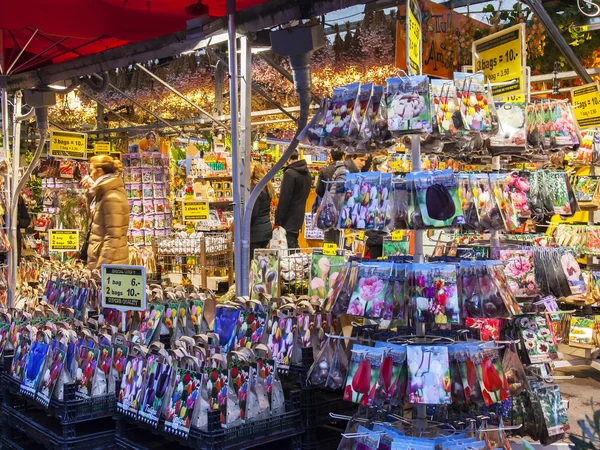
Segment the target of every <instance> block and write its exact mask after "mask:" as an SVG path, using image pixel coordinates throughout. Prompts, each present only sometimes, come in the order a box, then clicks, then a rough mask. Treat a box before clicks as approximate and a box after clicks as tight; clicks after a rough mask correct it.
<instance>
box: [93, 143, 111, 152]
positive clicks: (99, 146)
mask: <svg viewBox="0 0 600 450" xmlns="http://www.w3.org/2000/svg"><path fill="white" fill-rule="evenodd" d="M111 152H112V145H111V143H110V142H108V141H98V142H96V143H95V144H94V153H95V154H96V155H110V154H111Z"/></svg>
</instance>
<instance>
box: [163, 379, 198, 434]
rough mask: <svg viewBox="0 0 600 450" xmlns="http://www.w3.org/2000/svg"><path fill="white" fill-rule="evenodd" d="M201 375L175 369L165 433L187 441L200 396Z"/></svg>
mask: <svg viewBox="0 0 600 450" xmlns="http://www.w3.org/2000/svg"><path fill="white" fill-rule="evenodd" d="M201 384H202V375H201V374H200V373H198V372H195V371H192V370H188V369H177V370H176V373H175V384H174V388H173V393H172V395H171V398H170V399H167V401H168V403H167V414H166V418H165V431H166V432H167V433H172V434H174V435H176V436H179V437H182V438H184V439H187V437H188V436H189V433H190V428H191V422H192V417H193V416H194V412H195V409H196V404H197V403H198V398H199V396H200V394H199V391H200V386H201Z"/></svg>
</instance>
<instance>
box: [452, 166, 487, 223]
mask: <svg viewBox="0 0 600 450" xmlns="http://www.w3.org/2000/svg"><path fill="white" fill-rule="evenodd" d="M456 185H457V187H458V197H459V198H460V206H461V208H462V210H463V217H464V224H463V228H464V229H465V230H469V231H476V230H479V229H480V227H481V224H480V223H479V217H478V215H477V207H476V206H475V203H476V199H475V195H474V193H473V186H472V185H471V175H470V174H467V173H464V174H462V173H461V174H457V175H456Z"/></svg>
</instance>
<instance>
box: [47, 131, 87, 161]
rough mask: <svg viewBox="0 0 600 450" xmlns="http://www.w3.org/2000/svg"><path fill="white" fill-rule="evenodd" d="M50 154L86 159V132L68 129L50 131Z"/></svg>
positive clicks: (59, 156)
mask: <svg viewBox="0 0 600 450" xmlns="http://www.w3.org/2000/svg"><path fill="white" fill-rule="evenodd" d="M50 156H53V157H55V158H73V159H87V134H85V133H71V132H70V131H51V132H50Z"/></svg>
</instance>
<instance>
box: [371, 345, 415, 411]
mask: <svg viewBox="0 0 600 450" xmlns="http://www.w3.org/2000/svg"><path fill="white" fill-rule="evenodd" d="M375 348H388V349H389V353H388V355H387V356H385V357H384V360H383V362H382V364H381V370H380V374H379V378H378V381H377V389H376V394H375V395H376V397H375V404H377V399H378V398H380V399H381V400H382V401H381V402H380V404H383V402H384V401H388V402H390V403H391V404H392V405H402V404H403V403H404V396H405V393H406V383H407V381H408V372H407V370H408V369H407V366H406V346H405V345H399V344H392V343H389V342H382V341H377V342H375ZM388 358H389V359H388ZM390 362H391V368H390V367H389V363H390ZM378 396H379V397H378Z"/></svg>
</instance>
